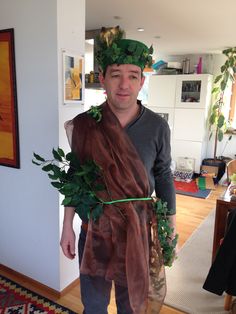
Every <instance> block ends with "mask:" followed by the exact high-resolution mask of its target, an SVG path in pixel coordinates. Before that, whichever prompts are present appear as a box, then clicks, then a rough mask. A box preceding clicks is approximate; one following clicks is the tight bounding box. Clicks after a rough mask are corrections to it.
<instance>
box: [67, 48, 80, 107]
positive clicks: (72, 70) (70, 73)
mask: <svg viewBox="0 0 236 314" xmlns="http://www.w3.org/2000/svg"><path fill="white" fill-rule="evenodd" d="M83 75H84V58H83V57H81V56H78V55H75V54H72V53H67V52H64V53H63V79H64V104H67V103H83V96H84V95H83V84H84V80H83Z"/></svg>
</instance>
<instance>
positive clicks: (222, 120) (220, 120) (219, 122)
mask: <svg viewBox="0 0 236 314" xmlns="http://www.w3.org/2000/svg"><path fill="white" fill-rule="evenodd" d="M224 123H225V117H224V116H223V115H222V114H221V115H220V116H219V118H218V123H217V127H218V128H219V129H220V128H222V126H223V125H224Z"/></svg>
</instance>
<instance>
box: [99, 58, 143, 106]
mask: <svg viewBox="0 0 236 314" xmlns="http://www.w3.org/2000/svg"><path fill="white" fill-rule="evenodd" d="M144 80H145V78H144V77H143V76H142V72H141V69H140V67H138V66H136V65H133V64H121V65H117V64H113V65H109V66H108V67H107V70H106V74H105V77H104V76H103V75H100V82H101V84H102V85H103V87H104V88H105V90H106V93H107V100H108V103H109V105H110V106H111V107H113V108H114V109H116V110H122V109H128V108H130V107H132V106H136V104H137V96H138V93H139V91H140V89H141V88H142V86H143V83H144Z"/></svg>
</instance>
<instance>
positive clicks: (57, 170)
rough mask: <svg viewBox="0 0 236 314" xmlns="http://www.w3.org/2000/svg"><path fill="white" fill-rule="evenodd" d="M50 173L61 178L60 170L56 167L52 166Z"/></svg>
mask: <svg viewBox="0 0 236 314" xmlns="http://www.w3.org/2000/svg"><path fill="white" fill-rule="evenodd" d="M52 171H53V172H54V174H55V175H56V176H58V177H60V176H61V168H60V167H58V166H57V165H52Z"/></svg>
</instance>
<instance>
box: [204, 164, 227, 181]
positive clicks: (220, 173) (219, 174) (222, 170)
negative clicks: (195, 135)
mask: <svg viewBox="0 0 236 314" xmlns="http://www.w3.org/2000/svg"><path fill="white" fill-rule="evenodd" d="M202 165H204V166H212V167H217V168H218V172H217V176H216V178H215V180H214V181H215V183H218V182H219V181H220V179H221V178H222V177H223V175H224V173H225V167H226V162H225V160H223V159H214V158H206V159H203V161H202Z"/></svg>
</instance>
